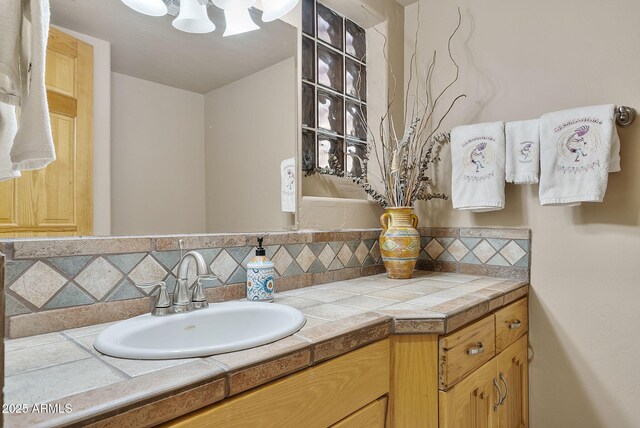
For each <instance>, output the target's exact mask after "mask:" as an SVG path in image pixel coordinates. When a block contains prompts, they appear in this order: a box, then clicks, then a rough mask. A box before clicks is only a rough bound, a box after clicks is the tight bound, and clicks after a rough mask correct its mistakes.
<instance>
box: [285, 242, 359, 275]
mask: <svg viewBox="0 0 640 428" xmlns="http://www.w3.org/2000/svg"><path fill="white" fill-rule="evenodd" d="M367 252H368V250H367ZM315 259H316V256H315V254H313V251H311V249H310V248H309V247H308V246H306V245H305V246H304V248H303V249H302V251H300V254H298V257H296V261H297V262H298V265H300V267H301V268H302V270H303V271H305V272H306V271H308V270H309V267H310V266H311V265H312V264H313V261H314V260H315Z"/></svg>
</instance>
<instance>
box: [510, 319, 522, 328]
mask: <svg viewBox="0 0 640 428" xmlns="http://www.w3.org/2000/svg"><path fill="white" fill-rule="evenodd" d="M521 326H522V321H520V320H515V321H514V322H512V323H511V324H509V328H510V329H511V330H515V329H516V328H520V327H521Z"/></svg>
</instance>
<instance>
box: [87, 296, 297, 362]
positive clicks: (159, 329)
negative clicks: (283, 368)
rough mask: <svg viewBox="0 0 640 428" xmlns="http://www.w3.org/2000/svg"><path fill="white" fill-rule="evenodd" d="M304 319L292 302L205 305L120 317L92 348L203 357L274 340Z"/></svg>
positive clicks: (145, 356)
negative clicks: (168, 312) (182, 310)
mask: <svg viewBox="0 0 640 428" xmlns="http://www.w3.org/2000/svg"><path fill="white" fill-rule="evenodd" d="M305 322H306V319H305V317H304V315H303V314H302V312H300V311H299V310H297V309H295V308H291V307H289V306H284V305H278V304H274V303H259V302H225V303H215V304H211V305H210V306H209V307H208V308H206V309H199V310H195V311H192V312H187V313H180V314H172V315H167V316H162V317H155V316H152V315H150V314H146V315H141V316H138V317H135V318H131V319H128V320H124V321H121V322H119V323H117V324H114V325H112V326H109V327H107V328H106V329H105V330H104V331H103V332H102V333H100V334H99V335H98V337H97V339H96V341H95V343H94V345H93V346H94V347H95V348H96V349H97V350H98V351H100V352H102V353H103V354H107V355H110V356H112V357H120V358H132V359H138V360H165V359H173V358H190V357H204V356H207V355H214V354H222V353H224V352H232V351H239V350H242V349H247V348H252V347H254V346H260V345H264V344H266V343H270V342H274V341H276V340H279V339H282V338H284V337H287V336H290V335H292V334H293V333H295V332H296V331H298V330H300V329H301V328H302V326H303V325H304V323H305Z"/></svg>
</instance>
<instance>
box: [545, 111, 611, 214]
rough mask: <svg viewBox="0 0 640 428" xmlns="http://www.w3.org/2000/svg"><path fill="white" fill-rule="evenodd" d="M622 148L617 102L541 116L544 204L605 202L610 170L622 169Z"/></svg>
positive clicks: (571, 204)
mask: <svg viewBox="0 0 640 428" xmlns="http://www.w3.org/2000/svg"><path fill="white" fill-rule="evenodd" d="M619 150H620V140H619V139H618V134H617V129H616V125H615V114H614V106H613V105H601V106H592V107H582V108H576V109H571V110H563V111H558V112H555V113H548V114H545V115H544V116H542V117H541V118H540V191H539V193H540V203H541V204H542V205H568V206H573V205H579V204H580V203H581V202H602V199H603V198H604V194H605V192H606V190H607V181H608V179H609V172H610V170H611V171H612V172H613V171H616V170H618V171H619V170H620V169H619V168H620V165H619V163H620V162H619V158H620V156H619ZM612 153H613V155H612ZM616 158H617V159H616ZM612 160H613V162H611V161H612Z"/></svg>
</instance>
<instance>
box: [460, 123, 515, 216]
mask: <svg viewBox="0 0 640 428" xmlns="http://www.w3.org/2000/svg"><path fill="white" fill-rule="evenodd" d="M451 163H452V174H451V201H452V203H453V208H455V209H459V210H471V211H475V212H482V211H495V210H501V209H503V208H504V183H505V171H504V165H505V134H504V122H493V123H481V124H476V125H467V126H458V127H456V128H453V129H452V130H451Z"/></svg>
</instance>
